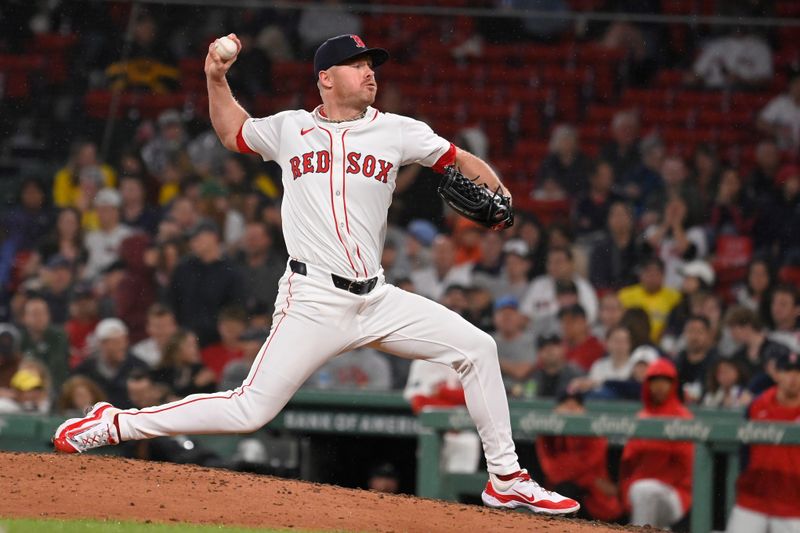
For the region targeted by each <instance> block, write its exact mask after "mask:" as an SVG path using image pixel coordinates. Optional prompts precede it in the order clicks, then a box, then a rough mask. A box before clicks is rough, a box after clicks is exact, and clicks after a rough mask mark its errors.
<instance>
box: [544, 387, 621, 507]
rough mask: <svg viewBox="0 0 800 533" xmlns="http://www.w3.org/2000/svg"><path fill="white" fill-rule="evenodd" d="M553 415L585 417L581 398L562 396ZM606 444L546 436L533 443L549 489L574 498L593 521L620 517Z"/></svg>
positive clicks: (564, 394)
mask: <svg viewBox="0 0 800 533" xmlns="http://www.w3.org/2000/svg"><path fill="white" fill-rule="evenodd" d="M555 412H556V413H559V414H585V413H586V409H584V407H583V395H581V394H568V393H562V394H561V395H560V396H559V398H558V404H557V405H556V408H555ZM607 452H608V441H607V440H606V439H604V438H598V437H559V436H547V437H539V438H537V439H536V455H537V456H538V458H539V464H540V465H541V467H542V472H544V475H545V482H546V484H547V486H548V487H554V489H553V490H555V491H556V492H558V493H559V494H569V497H570V498H577V499H578V500H579V501H580V502H581V504H582V507H581V510H582V511H583V512H585V513H586V514H587V515H588V517H590V518H594V519H596V520H603V521H612V520H616V519H617V518H619V517H620V515H622V512H623V510H622V505H621V504H620V501H619V497H618V491H617V487H616V486H615V485H614V483H612V482H611V481H610V479H609V476H608V465H607V461H606V459H607V454H608V453H607Z"/></svg>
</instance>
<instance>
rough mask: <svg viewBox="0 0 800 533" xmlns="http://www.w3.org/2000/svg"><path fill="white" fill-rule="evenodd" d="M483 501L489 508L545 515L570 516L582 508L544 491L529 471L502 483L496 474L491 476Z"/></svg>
mask: <svg viewBox="0 0 800 533" xmlns="http://www.w3.org/2000/svg"><path fill="white" fill-rule="evenodd" d="M481 499H482V500H483V503H484V505H487V506H489V507H498V508H506V509H516V508H517V507H523V508H525V509H529V510H531V511H533V512H535V513H544V514H570V513H574V512H576V511H577V510H578V509H580V508H581V505H580V504H579V503H578V502H576V501H575V500H573V499H570V498H566V497H564V496H562V495H560V494H558V493H556V492H551V491H549V490H545V489H543V488H542V486H541V485H539V484H538V483H536V482H535V481H533V480H532V479H531V476H529V475H528V471H527V470H520V471H519V472H518V473H517V475H516V477H514V478H512V479H510V480H508V481H502V480H500V479H499V478H498V477H497V476H495V475H494V474H489V482H488V483H486V489H485V490H484V491H483V494H481Z"/></svg>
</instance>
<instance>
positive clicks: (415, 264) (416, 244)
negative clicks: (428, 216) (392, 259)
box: [403, 219, 439, 275]
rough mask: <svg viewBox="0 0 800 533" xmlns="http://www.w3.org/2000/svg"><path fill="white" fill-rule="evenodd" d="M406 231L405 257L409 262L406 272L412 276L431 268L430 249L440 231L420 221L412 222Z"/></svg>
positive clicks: (425, 221) (427, 222) (429, 223)
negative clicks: (414, 273)
mask: <svg viewBox="0 0 800 533" xmlns="http://www.w3.org/2000/svg"><path fill="white" fill-rule="evenodd" d="M406 230H407V233H406V241H405V249H404V250H403V252H404V254H403V257H404V259H405V260H406V261H407V262H408V267H407V268H406V271H407V273H408V274H409V275H410V274H411V273H412V272H416V271H417V270H422V269H425V268H427V267H429V266H430V264H431V261H432V258H431V250H430V247H431V245H432V244H433V241H434V239H436V236H437V235H439V230H438V229H437V228H436V226H434V225H433V224H432V223H431V222H429V221H427V220H419V219H416V220H412V221H411V222H410V223H409V224H408V227H407V228H406Z"/></svg>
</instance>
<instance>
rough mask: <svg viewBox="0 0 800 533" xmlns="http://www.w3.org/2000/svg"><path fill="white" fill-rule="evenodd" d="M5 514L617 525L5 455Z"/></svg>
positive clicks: (532, 527)
mask: <svg viewBox="0 0 800 533" xmlns="http://www.w3.org/2000/svg"><path fill="white" fill-rule="evenodd" d="M0 487H4V490H3V491H2V492H3V496H2V502H1V503H0V516H7V517H47V518H98V519H127V520H138V521H146V520H150V521H153V522H192V523H198V524H226V525H240V526H252V527H281V528H293V527H297V528H305V529H336V530H339V531H342V530H345V531H381V532H384V531H386V532H388V531H410V532H416V531H419V532H432V531H436V532H438V531H458V532H463V531H502V530H516V531H543V532H550V533H556V532H558V533H562V532H564V533H567V532H584V531H585V532H592V533H598V532H604V531H612V530H617V531H619V529H618V528H614V527H613V526H612V527H606V526H602V525H594V524H589V523H586V522H582V521H576V520H567V519H555V518H547V517H540V516H534V515H530V514H527V513H514V512H503V511H496V510H492V509H486V508H482V507H478V506H472V505H461V504H451V503H444V502H439V501H435V500H427V499H420V498H414V497H410V496H390V495H382V494H378V493H373V492H368V491H364V490H354V489H344V488H341V487H335V486H330V485H319V484H314V483H305V482H300V481H292V480H285V479H278V478H272V477H265V476H255V475H250V474H240V473H235V472H228V471H225V470H215V469H210V468H199V467H194V466H184V465H174V464H167V463H153V462H146V461H134V460H129V459H119V458H114V457H99V456H74V455H55V454H25V453H0Z"/></svg>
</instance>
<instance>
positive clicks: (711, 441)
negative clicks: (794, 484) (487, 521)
mask: <svg viewBox="0 0 800 533" xmlns="http://www.w3.org/2000/svg"><path fill="white" fill-rule="evenodd" d="M594 407H597V406H594ZM627 407H628V408H630V405H628V406H627ZM511 424H512V430H513V433H514V439H515V440H531V439H534V438H536V437H537V436H539V435H562V436H566V435H569V436H592V437H607V438H609V439H629V438H634V437H635V438H641V439H658V440H668V441H692V442H694V444H695V455H694V472H693V480H692V509H691V517H690V527H691V532H692V533H708V532H709V531H711V525H712V516H713V515H712V513H713V501H714V498H713V492H712V489H713V479H714V462H713V454H714V453H724V454H727V455H728V456H729V458H728V459H729V460H728V461H727V472H726V474H725V477H726V485H727V490H726V495H727V498H726V516H727V512H729V511H730V508H731V507H732V505H733V502H734V499H735V490H734V489H735V482H736V478H737V477H738V475H739V461H738V460H736V459H737V457H738V454H739V448H740V446H741V445H744V444H782V445H798V444H800V425H798V424H785V423H769V422H752V421H748V420H743V419H742V417H741V413H735V412H734V413H725V412H721V411H716V412H709V411H704V410H698V412H695V418H694V419H691V420H687V419H677V418H648V419H640V418H637V417H636V416H635V414H623V413H622V412H620V411H619V410H617V411H616V412H607V411H606V412H603V411H596V410H594V409H592V411H591V412H589V413H587V414H585V415H574V416H571V415H560V414H556V413H554V412H552V410H548V409H520V408H512V409H511ZM420 425H421V426H422V429H421V432H420V434H419V449H418V461H417V494H418V495H419V496H425V497H431V498H441V499H456V498H457V497H458V496H460V495H463V494H477V493H480V491H481V490H482V489H483V487H484V485H485V484H486V475H485V474H483V473H481V474H476V475H471V474H466V475H465V474H447V473H444V472H442V471H441V469H440V468H439V458H440V454H441V446H442V435H443V434H444V433H445V432H446V431H451V430H467V429H474V425H473V424H472V420H471V419H470V418H469V415H468V414H467V412H466V410H463V409H459V410H455V411H454V410H432V411H428V412H424V413H422V414H421V415H420Z"/></svg>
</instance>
